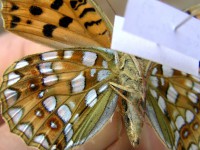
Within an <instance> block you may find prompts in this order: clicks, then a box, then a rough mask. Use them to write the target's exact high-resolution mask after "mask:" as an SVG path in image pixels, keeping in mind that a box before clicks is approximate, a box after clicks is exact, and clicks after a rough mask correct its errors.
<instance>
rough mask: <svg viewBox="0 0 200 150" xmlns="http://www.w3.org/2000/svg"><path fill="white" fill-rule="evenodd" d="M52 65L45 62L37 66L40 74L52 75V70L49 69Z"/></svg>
mask: <svg viewBox="0 0 200 150" xmlns="http://www.w3.org/2000/svg"><path fill="white" fill-rule="evenodd" d="M51 65H52V63H51V62H46V63H41V64H39V65H38V68H39V71H40V73H44V74H45V73H52V72H53V70H52V68H51Z"/></svg>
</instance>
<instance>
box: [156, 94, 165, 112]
mask: <svg viewBox="0 0 200 150" xmlns="http://www.w3.org/2000/svg"><path fill="white" fill-rule="evenodd" d="M158 105H159V107H160V109H161V111H162V112H163V114H165V113H166V104H165V100H164V99H163V98H162V97H161V96H160V97H159V99H158Z"/></svg>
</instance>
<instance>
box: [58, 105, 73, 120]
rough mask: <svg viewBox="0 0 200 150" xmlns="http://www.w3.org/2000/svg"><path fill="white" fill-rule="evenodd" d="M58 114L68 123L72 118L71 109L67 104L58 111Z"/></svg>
mask: <svg viewBox="0 0 200 150" xmlns="http://www.w3.org/2000/svg"><path fill="white" fill-rule="evenodd" d="M57 113H58V116H59V117H60V118H61V119H62V120H63V121H64V122H65V123H67V122H68V121H69V119H70V118H71V115H72V113H71V111H70V109H69V107H68V106H67V105H62V106H60V108H59V109H58V111H57Z"/></svg>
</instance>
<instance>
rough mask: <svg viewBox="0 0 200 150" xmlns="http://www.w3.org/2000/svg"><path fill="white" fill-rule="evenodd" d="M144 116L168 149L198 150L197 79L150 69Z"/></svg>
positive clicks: (167, 69)
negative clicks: (145, 113) (148, 119)
mask: <svg viewBox="0 0 200 150" xmlns="http://www.w3.org/2000/svg"><path fill="white" fill-rule="evenodd" d="M148 85H149V89H148V92H147V114H148V116H149V118H150V120H151V123H152V125H153V126H154V128H155V129H156V131H157V133H158V134H159V136H160V137H161V139H162V140H163V141H164V142H165V143H166V145H167V146H168V147H169V148H170V149H182V148H184V149H199V138H200V136H199V133H200V124H199V122H200V120H199V119H200V115H199V109H200V108H199V106H200V102H199V97H200V90H199V89H200V78H199V77H194V76H192V75H189V74H186V73H183V72H181V71H177V70H174V69H172V68H170V67H166V66H162V65H156V66H154V68H153V70H152V72H151V76H150V78H149V84H148Z"/></svg>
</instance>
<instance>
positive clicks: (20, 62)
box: [15, 60, 29, 69]
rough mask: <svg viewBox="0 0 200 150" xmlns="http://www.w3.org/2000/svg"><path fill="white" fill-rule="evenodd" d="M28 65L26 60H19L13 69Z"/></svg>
mask: <svg viewBox="0 0 200 150" xmlns="http://www.w3.org/2000/svg"><path fill="white" fill-rule="evenodd" d="M28 65H29V63H28V62H27V61H26V60H21V61H19V62H18V63H17V64H16V65H15V69H19V68H23V67H25V66H28Z"/></svg>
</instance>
